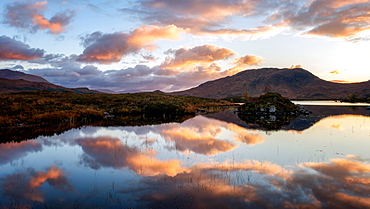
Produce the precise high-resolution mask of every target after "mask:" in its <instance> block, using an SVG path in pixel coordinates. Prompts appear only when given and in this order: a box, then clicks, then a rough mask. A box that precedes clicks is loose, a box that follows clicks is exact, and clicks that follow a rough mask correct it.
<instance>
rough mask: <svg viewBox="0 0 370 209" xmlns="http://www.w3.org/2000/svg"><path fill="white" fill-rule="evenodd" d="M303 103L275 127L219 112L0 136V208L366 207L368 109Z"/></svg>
mask: <svg viewBox="0 0 370 209" xmlns="http://www.w3.org/2000/svg"><path fill="white" fill-rule="evenodd" d="M306 109H308V110H311V111H312V112H313V114H312V115H310V116H306V117H304V116H301V117H299V118H297V119H295V120H294V121H291V122H290V123H289V125H286V126H284V127H282V128H281V130H278V131H276V130H275V131H269V130H267V129H265V128H263V127H261V126H259V125H258V124H253V123H251V122H250V121H242V120H240V119H239V118H238V116H237V115H236V114H233V113H232V112H222V113H217V114H213V115H206V116H201V115H199V116H196V117H194V118H191V119H188V120H186V121H185V122H182V123H167V124H160V125H147V126H132V127H119V126H117V127H83V128H80V129H72V130H69V131H66V132H64V133H62V134H60V135H54V136H51V137H43V136H40V137H38V138H36V139H33V140H28V141H23V142H20V143H4V144H0V208H370V151H369V150H370V117H369V115H370V112H369V111H368V110H366V107H342V106H306ZM271 122H273V121H271Z"/></svg>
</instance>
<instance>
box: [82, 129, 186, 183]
mask: <svg viewBox="0 0 370 209" xmlns="http://www.w3.org/2000/svg"><path fill="white" fill-rule="evenodd" d="M76 142H77V144H79V145H80V146H81V147H82V149H83V150H84V152H85V153H84V154H83V155H82V156H81V160H82V163H83V164H85V165H86V166H89V167H91V168H93V169H99V168H101V167H111V168H115V169H123V168H125V167H128V168H130V169H131V170H133V171H134V172H136V173H137V174H139V175H141V176H154V175H158V174H166V175H168V176H174V175H176V174H178V173H181V172H186V171H187V169H186V168H183V167H181V165H180V161H179V160H167V161H161V160H157V159H155V158H152V157H151V155H152V154H153V153H150V152H149V153H142V152H140V150H139V148H136V147H129V146H127V145H125V144H123V143H122V142H121V141H120V140H119V139H118V138H113V137H109V136H102V137H97V138H81V139H77V140H76Z"/></svg>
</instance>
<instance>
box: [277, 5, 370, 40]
mask: <svg viewBox="0 0 370 209" xmlns="http://www.w3.org/2000/svg"><path fill="white" fill-rule="evenodd" d="M369 9H370V4H369V2H368V1H366V0H356V1H348V0H346V1H342V0H315V1H312V2H310V3H308V4H301V5H298V4H296V5H295V6H291V5H287V6H286V8H285V10H284V11H283V12H281V13H279V14H278V15H280V16H282V18H283V21H284V22H285V23H286V24H287V25H289V26H290V27H293V28H294V29H298V30H300V31H304V32H303V34H307V35H318V36H327V37H333V38H346V39H352V38H356V37H357V36H361V35H360V34H361V32H363V31H366V30H369V29H370V26H369V21H370V17H369V15H368V11H369Z"/></svg>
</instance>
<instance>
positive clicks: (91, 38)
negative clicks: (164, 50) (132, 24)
mask: <svg viewBox="0 0 370 209" xmlns="http://www.w3.org/2000/svg"><path fill="white" fill-rule="evenodd" d="M183 32H185V30H183V29H181V28H178V27H176V26H174V25H170V26H167V27H163V28H160V27H158V26H152V25H144V26H141V27H139V28H137V29H135V30H134V31H132V32H131V33H129V34H127V33H122V32H117V33H112V34H102V33H100V32H95V33H92V34H90V35H88V36H86V37H84V38H83V44H84V45H85V46H86V48H85V50H84V51H83V53H82V54H81V55H80V56H79V57H78V59H77V61H80V62H98V63H102V64H111V63H114V62H119V61H120V60H121V59H122V57H124V56H126V55H128V54H134V53H138V52H139V51H140V50H141V49H142V48H146V49H149V50H150V49H152V48H153V46H152V45H150V44H152V43H153V42H155V41H157V40H160V39H170V40H176V39H178V38H179V37H180V35H181V33H183Z"/></svg>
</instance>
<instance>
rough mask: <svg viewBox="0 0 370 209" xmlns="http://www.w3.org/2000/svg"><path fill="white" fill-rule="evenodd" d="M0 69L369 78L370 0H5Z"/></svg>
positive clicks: (189, 80) (111, 78) (180, 81)
mask: <svg viewBox="0 0 370 209" xmlns="http://www.w3.org/2000/svg"><path fill="white" fill-rule="evenodd" d="M0 10H1V11H2V12H1V13H0V14H1V17H0V69H11V70H16V71H22V72H25V73H28V74H33V75H37V76H42V77H43V78H45V79H46V80H48V81H49V82H51V83H54V84H57V85H62V86H65V87H88V88H90V89H100V90H102V89H109V90H112V91H115V92H120V93H124V92H140V91H154V90H162V91H165V92H172V91H179V90H184V89H188V88H191V87H195V86H198V85H199V84H201V83H204V82H206V81H209V80H215V79H218V78H222V77H226V76H231V75H234V74H236V73H238V72H241V71H243V70H249V69H258V68H264V67H276V68H295V67H302V68H303V69H306V70H308V71H309V72H311V73H313V74H314V75H316V76H318V77H319V78H321V79H324V80H327V81H335V82H362V81H367V80H369V79H370V0H125V1H124V0H94V1H93V0H78V1H72V0H64V1H63V0H47V1H33V0H24V1H14V0H1V1H0Z"/></svg>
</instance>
